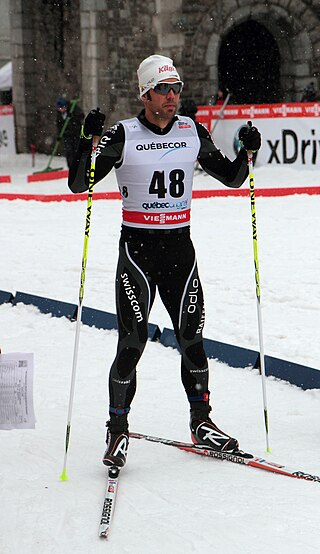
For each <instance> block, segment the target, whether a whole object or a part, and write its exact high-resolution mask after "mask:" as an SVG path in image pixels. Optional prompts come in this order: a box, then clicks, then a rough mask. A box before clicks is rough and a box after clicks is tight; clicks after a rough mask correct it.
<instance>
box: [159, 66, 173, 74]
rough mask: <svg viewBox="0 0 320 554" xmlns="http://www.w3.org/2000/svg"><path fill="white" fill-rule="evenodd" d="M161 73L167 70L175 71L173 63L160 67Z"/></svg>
mask: <svg viewBox="0 0 320 554" xmlns="http://www.w3.org/2000/svg"><path fill="white" fill-rule="evenodd" d="M158 71H159V73H164V72H165V71H175V68H174V67H173V65H163V66H162V67H158Z"/></svg>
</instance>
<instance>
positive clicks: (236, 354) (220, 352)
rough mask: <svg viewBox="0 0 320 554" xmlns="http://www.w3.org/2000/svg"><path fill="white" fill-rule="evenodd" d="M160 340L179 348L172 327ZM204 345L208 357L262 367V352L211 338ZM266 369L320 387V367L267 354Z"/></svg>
mask: <svg viewBox="0 0 320 554" xmlns="http://www.w3.org/2000/svg"><path fill="white" fill-rule="evenodd" d="M160 342H161V344H163V345H164V346H171V347H172V348H176V349H178V350H179V346H178V343H177V340H176V337H175V334H174V331H173V330H172V329H167V328H164V329H163V331H162V333H161V337H160ZM204 347H205V351H206V354H207V356H208V358H211V359H216V360H219V362H223V363H225V364H227V365H229V366H231V367H250V366H251V367H257V368H259V367H260V354H259V352H255V351H254V350H250V349H248V348H241V347H240V346H234V345H232V344H226V343H224V342H218V341H215V340H210V339H204ZM265 371H266V375H267V376H269V375H271V376H273V377H277V378H278V379H282V380H283V381H289V383H291V384H292V385H297V386H298V387H300V388H301V389H303V390H307V389H320V370H319V369H315V368H312V367H307V366H303V365H300V364H296V363H293V362H288V361H286V360H281V359H279V358H273V357H272V356H265Z"/></svg>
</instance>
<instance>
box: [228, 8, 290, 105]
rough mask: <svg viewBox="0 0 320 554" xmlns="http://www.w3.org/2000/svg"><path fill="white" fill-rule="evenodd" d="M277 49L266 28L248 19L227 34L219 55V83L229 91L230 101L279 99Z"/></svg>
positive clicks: (274, 100)
mask: <svg viewBox="0 0 320 554" xmlns="http://www.w3.org/2000/svg"><path fill="white" fill-rule="evenodd" d="M280 60H281V58H280V52H279V48H278V45H277V43H276V40H275V39H274V37H273V35H272V34H271V33H270V32H269V31H268V29H267V28H266V27H265V26H264V25H261V24H260V23H258V22H257V21H254V20H252V19H250V20H249V21H244V22H243V23H240V24H239V25H237V26H236V27H233V28H232V29H231V31H229V32H228V34H226V35H225V36H224V37H223V39H222V41H221V44H220V50H219V56H218V80H219V85H220V86H224V87H226V88H227V89H228V90H229V91H230V93H231V103H233V104H267V103H274V102H281V101H282V93H281V86H280Z"/></svg>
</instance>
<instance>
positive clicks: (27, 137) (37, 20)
mask: <svg viewBox="0 0 320 554" xmlns="http://www.w3.org/2000/svg"><path fill="white" fill-rule="evenodd" d="M10 12H11V13H10V17H11V50H12V60H13V103H14V106H15V114H16V131H17V132H16V135H17V148H18V151H19V152H27V151H30V144H32V143H35V144H36V146H37V149H38V151H39V152H47V153H49V152H51V151H52V147H53V145H54V143H55V141H56V139H57V128H56V109H55V102H56V100H57V98H58V97H59V96H61V95H65V96H66V97H67V98H68V99H70V98H75V97H80V98H81V96H82V91H81V36H80V10H79V1H77V0H64V1H61V2H59V1H55V2H53V1H51V0H10Z"/></svg>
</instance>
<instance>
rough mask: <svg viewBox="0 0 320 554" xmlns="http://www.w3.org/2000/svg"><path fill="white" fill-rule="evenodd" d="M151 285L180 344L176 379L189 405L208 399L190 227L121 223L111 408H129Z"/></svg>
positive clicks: (201, 312) (199, 289)
mask: <svg viewBox="0 0 320 554" xmlns="http://www.w3.org/2000/svg"><path fill="white" fill-rule="evenodd" d="M156 289H158V292H159V294H160V297H161V300H162V302H163V304H164V306H165V308H166V309H167V311H168V313H169V315H170V318H171V321H172V324H173V328H174V331H175V335H176V338H177V341H178V344H179V347H180V350H181V379H182V383H183V386H184V388H185V391H186V394H187V397H188V400H189V402H190V405H191V406H193V405H194V404H195V405H199V407H200V404H206V405H208V398H209V390H208V362H207V358H206V355H205V352H204V348H203V340H202V329H203V325H204V305H203V292H202V287H201V283H200V279H199V275H198V269H197V262H196V256H195V251H194V247H193V244H192V241H191V238H190V228H189V227H184V228H182V229H175V230H170V231H169V230H166V231H162V230H159V231H158V230H157V231H156V230H155V231H153V230H150V231H149V230H144V229H135V228H130V227H128V226H125V225H123V227H122V231H121V237H120V245H119V260H118V267H117V274H116V305H117V319H118V333H119V337H118V347H117V354H116V357H115V360H114V362H113V364H112V367H111V370H110V375H109V393H110V414H118V415H120V414H125V413H128V412H129V410H130V405H131V402H132V399H133V397H134V394H135V391H136V366H137V363H138V361H139V359H140V357H141V355H142V353H143V350H144V348H145V345H146V341H147V339H148V317H149V313H150V309H151V307H152V304H153V301H154V298H155V294H156ZM165 386H167V387H170V386H171V385H170V383H166V384H165ZM198 403H199V404H198Z"/></svg>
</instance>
